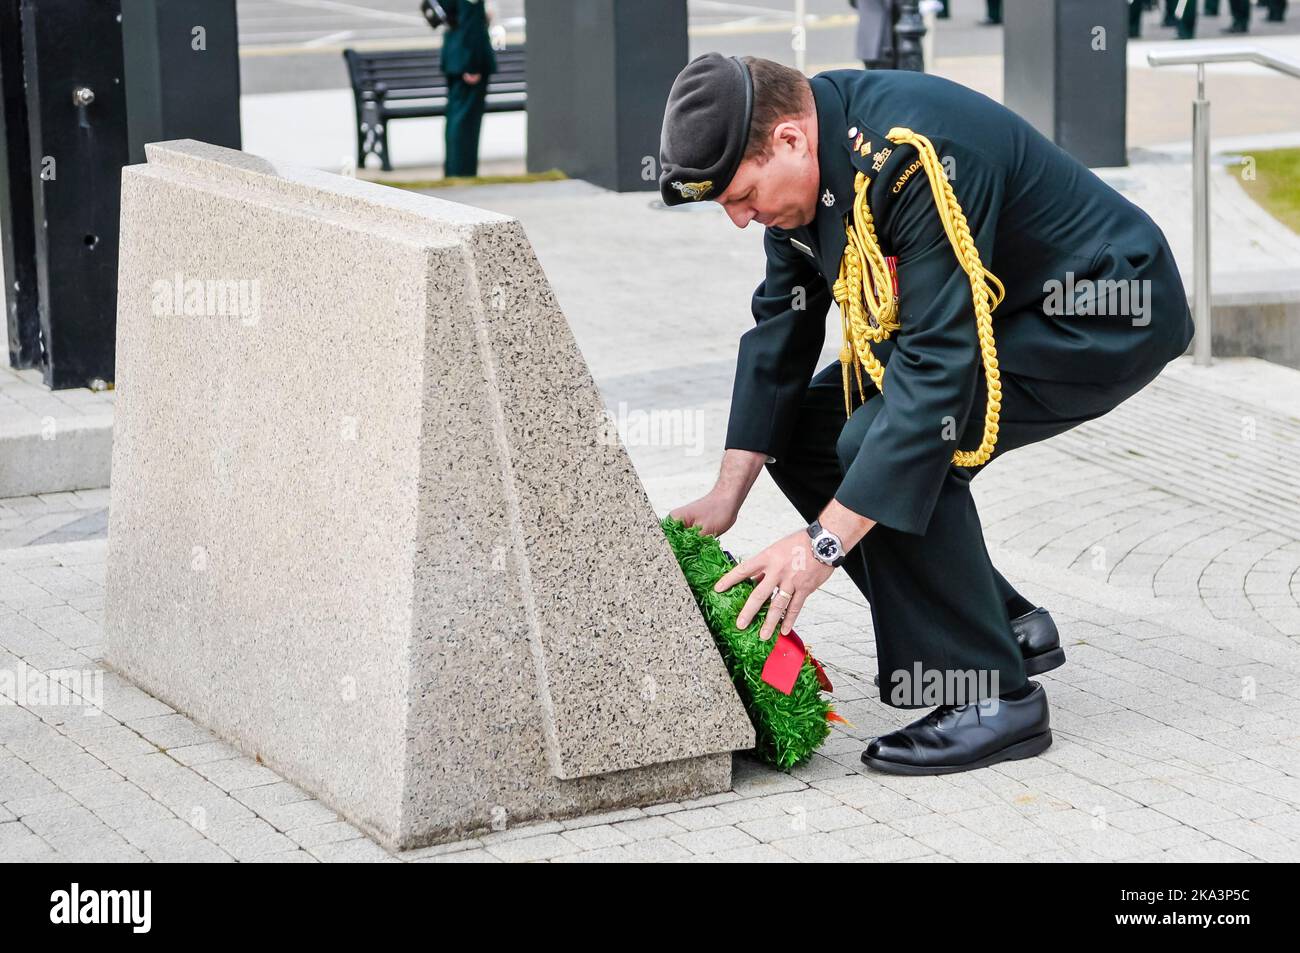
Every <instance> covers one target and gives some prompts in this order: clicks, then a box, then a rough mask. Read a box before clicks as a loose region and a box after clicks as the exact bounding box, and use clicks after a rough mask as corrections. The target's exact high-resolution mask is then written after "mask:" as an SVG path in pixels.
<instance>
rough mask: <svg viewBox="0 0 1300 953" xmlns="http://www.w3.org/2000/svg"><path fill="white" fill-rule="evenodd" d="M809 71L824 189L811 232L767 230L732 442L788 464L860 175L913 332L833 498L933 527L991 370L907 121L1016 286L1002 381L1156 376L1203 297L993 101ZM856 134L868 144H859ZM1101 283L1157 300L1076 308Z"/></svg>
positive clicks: (1132, 211)
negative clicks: (898, 140)
mask: <svg viewBox="0 0 1300 953" xmlns="http://www.w3.org/2000/svg"><path fill="white" fill-rule="evenodd" d="M811 83H812V89H813V95H814V98H815V100H816V109H817V122H818V135H819V144H818V159H819V162H820V165H821V175H822V177H821V185H820V186H819V191H820V193H821V201H820V202H819V204H818V206H817V215H816V218H815V219H814V221H813V222H812V223H811V224H809V225H807V226H804V227H800V228H794V229H781V228H777V227H769V228H768V229H767V230H766V233H765V235H764V240H763V244H764V248H765V250H766V254H767V273H766V277H765V278H764V280H763V282H762V283H761V284H760V285H759V286H758V288H757V290H756V291H755V292H754V298H753V313H754V319H755V321H756V326H755V327H754V328H753V329H752V330H750V331H748V332H747V333H745V334H744V335H743V336H742V337H741V342H740V352H739V356H738V358H737V366H736V379H735V385H734V389H733V394H732V404H731V415H730V420H729V424H728V429H727V438H726V446H727V448H729V449H730V448H739V449H744V450H753V451H757V452H760V453H765V454H768V455H769V456H771V457H775V458H777V459H780V458H781V457H782V455H783V454H784V453H785V451H786V447H787V445H788V442H789V439H790V437H791V435H792V428H793V427H794V426H795V422H796V419H797V415H798V413H799V407H800V403H801V400H802V397H803V394H804V391H805V389H806V388H807V386H808V382H809V380H810V378H811V376H812V374H813V372H814V371H815V370H816V363H817V360H818V357H819V354H820V352H821V348H822V345H823V342H824V339H825V324H826V322H825V318H826V314H827V311H828V309H829V307H830V304H831V302H832V295H831V286H832V285H833V284H834V282H835V279H836V278H837V277H838V274H839V266H840V257H841V255H842V253H843V251H844V245H845V230H844V225H845V216H847V215H851V212H852V203H853V196H854V190H853V185H854V176H855V173H856V172H857V171H859V170H860V171H862V172H864V173H865V174H866V175H867V176H869V177H870V179H871V182H870V185H869V190H870V191H869V193H868V194H869V204H870V206H871V210H872V213H873V216H874V218H875V227H876V234H877V237H878V239H879V241H880V245H881V248H882V250H883V252H884V253H885V254H886V255H889V256H896V257H897V259H898V261H897V273H898V275H897V276H898V284H899V322H900V329H899V330H898V331H896V332H895V333H894V335H893V338H892V339H891V340H890V341H888V342H885V343H884V344H882V345H879V346H876V347H875V348H874V350H875V352H876V354H877V356H878V357H879V358H880V359H881V360H882V361H883V362H884V363H885V365H886V369H885V376H884V393H883V398H884V407H883V409H882V410H881V411H880V412H879V413H878V414H876V416H875V419H874V420H873V421H872V424H871V427H870V429H869V430H868V432H867V434H866V438H865V440H864V441H863V444H862V449H861V452H860V453H859V454H858V457H857V459H856V460H855V462H854V463H853V465H852V466H851V467H850V469H849V470H848V472H847V474H846V475H845V477H844V480H843V482H842V483H841V484H840V487H839V489H838V490H837V491H836V493H835V498H836V499H837V500H838V501H839V502H841V503H842V504H844V505H845V506H847V507H848V508H849V509H851V510H853V511H854V512H857V513H860V514H862V515H864V516H867V517H870V518H871V519H874V520H876V521H877V522H880V523H883V524H885V525H886V526H891V527H893V528H895V529H898V530H901V531H904V532H910V533H923V532H924V531H925V528H926V525H927V523H928V522H929V518H930V513H931V512H932V510H933V508H934V504H935V501H936V499H937V498H938V494H939V489H940V487H941V485H942V483H943V480H944V477H945V475H946V472H947V469H948V467H949V466H950V465H951V457H952V453H953V451H954V449H956V448H957V446H960V447H961V448H962V449H973V448H974V447H975V446H977V445H978V442H979V433H980V432H981V428H982V425H983V404H982V401H983V398H982V397H981V398H980V401H981V403H980V405H979V406H978V407H976V406H975V400H976V396H977V394H982V393H983V389H982V386H981V385H982V381H983V370H982V367H981V363H980V351H979V342H978V337H977V334H976V328H975V314H974V307H973V305H972V302H971V291H970V282H969V279H968V278H967V276H966V273H965V272H964V271H963V270H962V269H961V267H960V265H959V264H958V262H957V259H956V256H955V255H954V253H953V250H952V247H951V245H950V244H949V241H948V238H947V236H946V235H945V233H944V230H943V226H942V223H941V222H940V219H939V216H938V213H937V211H936V208H935V204H934V199H933V196H932V194H931V191H930V185H929V181H928V179H927V177H926V174H925V171H924V169H921V168H919V167H918V166H917V151H916V149H915V148H913V147H912V146H895V145H893V144H892V143H891V142H890V141H889V140H888V139H887V138H886V134H887V133H888V132H889V131H890V129H892V128H893V127H895V126H902V127H906V128H909V129H911V130H912V131H914V132H917V133H920V134H921V135H924V136H926V137H927V138H928V139H930V141H931V142H932V143H933V144H934V147H935V150H936V152H937V153H938V154H939V156H940V158H941V159H942V160H943V162H944V166H945V170H946V171H947V173H948V175H949V178H950V180H951V182H952V186H953V190H954V191H955V193H956V196H957V199H958V201H959V202H960V204H961V207H962V210H963V212H964V213H965V216H966V219H967V221H968V223H969V225H970V230H971V235H972V237H973V238H974V240H975V243H976V245H977V246H978V248H979V252H980V257H981V260H982V262H983V264H984V267H985V268H986V269H988V270H989V271H991V272H992V273H993V274H995V275H996V276H997V277H998V278H1000V279H1001V280H1002V282H1003V284H1004V285H1005V287H1006V299H1005V300H1004V301H1003V302H1002V304H1001V305H1000V306H999V307H998V308H997V310H996V311H994V313H993V330H994V337H995V339H996V342H997V350H998V361H999V365H1000V368H1001V371H1002V374H1003V375H1004V376H1005V375H1007V374H1011V375H1019V376H1023V377H1026V378H1038V379H1045V380H1051V381H1062V382H1085V383H1097V384H1107V383H1117V382H1121V381H1124V380H1127V379H1131V378H1135V377H1136V376H1137V375H1141V374H1144V373H1147V372H1148V371H1154V370H1155V369H1157V368H1159V367H1162V366H1163V365H1164V364H1165V363H1167V362H1168V361H1170V360H1172V359H1173V358H1175V357H1177V356H1178V355H1180V354H1182V353H1183V351H1184V350H1185V349H1186V347H1187V344H1188V342H1189V341H1190V340H1191V335H1192V321H1191V315H1190V312H1189V310H1188V307H1187V298H1186V293H1185V291H1184V289H1183V285H1182V279H1181V278H1180V277H1179V274H1178V269H1177V267H1176V265H1175V263H1174V258H1173V254H1172V252H1171V251H1170V249H1169V245H1168V243H1167V242H1166V241H1165V238H1164V235H1163V234H1162V233H1161V231H1160V229H1159V228H1158V227H1157V226H1156V224H1155V223H1154V222H1153V221H1152V220H1151V219H1150V217H1149V216H1148V215H1147V214H1146V213H1145V212H1143V211H1142V210H1141V209H1139V208H1138V207H1137V206H1135V205H1133V204H1132V203H1131V202H1129V201H1128V200H1127V199H1125V198H1124V197H1123V196H1122V195H1120V194H1119V193H1118V192H1116V191H1115V190H1114V189H1112V188H1110V187H1109V186H1108V185H1106V184H1105V183H1104V182H1102V181H1101V179H1099V178H1097V176H1095V175H1094V174H1093V173H1092V172H1091V171H1089V170H1088V169H1087V168H1086V167H1084V166H1083V165H1082V164H1080V163H1079V162H1078V161H1076V160H1075V159H1073V158H1072V157H1070V156H1069V155H1067V154H1066V153H1065V152H1064V151H1062V150H1061V149H1059V148H1058V147H1057V146H1055V145H1054V144H1053V143H1051V142H1050V141H1049V140H1047V139H1046V138H1045V137H1044V136H1042V135H1041V134H1039V133H1038V132H1037V131H1036V130H1035V129H1034V128H1033V127H1032V126H1030V125H1029V124H1028V123H1027V122H1026V121H1025V120H1023V119H1021V118H1020V117H1019V116H1017V115H1016V114H1015V113H1013V112H1011V111H1010V110H1008V109H1006V108H1005V107H1003V106H1001V105H1000V104H998V103H996V102H994V101H993V100H991V99H989V98H987V97H985V96H983V95H981V94H979V93H976V92H974V91H972V90H969V89H967V88H965V87H963V86H960V85H958V84H956V83H951V82H949V81H947V80H944V79H941V78H939V77H936V76H929V75H926V74H922V73H913V72H906V71H894V70H882V71H874V70H873V71H865V72H864V71H860V70H832V71H829V72H826V73H821V74H819V75H818V76H815V77H813V79H812V80H811ZM859 135H861V136H862V137H863V143H864V144H869V145H870V147H871V148H870V149H869V150H868V153H867V155H865V156H863V155H861V154H859V152H858V151H857V150H855V149H854V145H855V143H856V142H857V141H858V136H859ZM1084 279H1087V280H1084ZM1081 280H1083V285H1082V286H1080V285H1078V284H1077V282H1079V281H1081ZM1103 280H1107V281H1111V282H1114V283H1115V284H1112V285H1110V286H1101V287H1108V288H1109V289H1111V293H1112V294H1114V295H1115V297H1114V298H1112V299H1110V303H1111V304H1112V306H1113V305H1115V304H1122V303H1123V302H1122V301H1121V297H1120V285H1119V284H1118V283H1121V282H1122V283H1123V287H1125V288H1129V289H1130V290H1131V291H1136V292H1139V293H1141V292H1145V293H1143V294H1142V295H1141V298H1140V299H1139V298H1137V297H1133V298H1131V299H1130V300H1129V301H1128V303H1127V310H1126V311H1125V313H1120V314H1115V313H1110V314H1084V313H1079V312H1081V311H1086V310H1088V306H1087V304H1086V302H1084V301H1082V299H1081V298H1080V297H1079V294H1078V293H1075V292H1077V290H1078V289H1079V288H1081V287H1082V288H1087V287H1096V286H1097V285H1095V284H1094V283H1099V282H1101V281H1103ZM1144 282H1149V284H1143V283H1144ZM1058 286H1059V288H1060V289H1061V293H1057V289H1058ZM800 303H802V304H803V305H804V306H803V308H802V309H800V308H799V307H798V305H799V304H800ZM1139 304H1140V305H1142V306H1144V308H1145V310H1143V311H1139V307H1138V305H1139ZM1092 310H1094V311H1096V310H1099V309H1098V308H1097V307H1096V306H1095V304H1094V306H1093V307H1092ZM1111 310H1112V312H1113V311H1114V310H1115V309H1114V307H1112V308H1111ZM863 378H864V382H866V384H867V386H868V387H870V382H869V381H867V379H866V375H865V374H864V375H863ZM873 400H874V398H873ZM854 406H855V407H856V406H857V393H856V385H855V392H854ZM972 408H974V414H973V416H972ZM949 420H953V421H956V423H957V426H956V433H958V434H960V435H961V438H960V439H959V440H957V441H954V440H953V439H952V432H953V428H952V427H951V426H948V427H945V426H944V424H945V422H946V421H949ZM968 424H969V428H968Z"/></svg>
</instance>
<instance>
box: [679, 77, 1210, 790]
mask: <svg viewBox="0 0 1300 953" xmlns="http://www.w3.org/2000/svg"><path fill="white" fill-rule="evenodd" d="M660 159H661V164H662V165H661V169H662V171H661V176H660V180H659V186H660V194H661V195H662V197H663V199H664V201H665V203H667V204H669V205H678V204H682V203H685V202H693V201H701V200H713V201H716V202H718V203H719V204H721V205H722V207H723V208H724V209H725V211H726V212H727V214H728V215H729V216H730V217H731V219H732V221H733V222H734V223H735V224H736V225H738V226H740V227H742V228H743V227H745V226H746V225H748V224H749V222H751V221H757V222H758V223H759V224H760V225H764V226H766V231H765V232H764V239H763V245H764V249H765V251H766V258H767V266H766V276H765V277H764V279H763V281H762V283H761V284H760V285H759V286H758V288H757V290H756V291H755V293H754V296H753V301H752V310H753V314H754V318H755V322H756V326H755V327H754V328H753V329H752V330H750V331H749V332H747V333H746V334H745V335H743V336H742V338H741V341H740V352H739V356H738V359H737V365H736V377H735V384H734V389H733V393H732V404H731V413H730V418H729V421H728V428H727V436H726V444H725V446H726V452H725V454H724V457H723V462H722V467H721V471H720V474H719V477H718V482H717V484H716V486H715V487H714V489H713V490H712V491H710V492H709V493H708V494H707V495H706V496H704V497H702V498H701V499H699V500H695V501H694V502H692V503H689V504H686V505H684V506H681V507H678V508H677V509H675V510H674V511H673V512H672V515H674V516H677V517H678V518H680V519H683V520H684V521H685V522H687V523H688V524H689V525H695V526H699V527H700V528H701V529H702V530H703V531H705V532H708V533H712V534H714V535H717V534H720V533H722V532H724V531H725V530H727V529H728V528H730V527H731V526H732V525H733V524H734V522H735V519H736V517H737V515H738V513H739V510H740V506H741V503H742V502H743V501H744V499H745V497H746V495H747V494H748V492H749V489H750V487H751V486H752V485H753V482H754V480H755V479H756V478H757V475H758V473H759V471H760V470H762V469H763V468H764V466H766V467H767V470H768V472H769V473H770V474H771V476H772V478H773V480H774V481H775V482H776V484H777V485H778V486H779V487H780V489H781V490H782V491H783V492H784V493H785V495H786V496H787V498H788V499H789V500H790V501H791V503H792V504H793V505H794V507H795V508H796V509H797V510H798V511H799V513H800V514H801V515H802V517H803V519H804V520H805V521H807V522H808V524H809V525H808V526H806V527H805V526H800V527H799V528H798V529H796V530H794V531H793V532H792V533H790V534H789V535H788V536H787V537H785V538H784V539H782V540H779V541H778V542H776V543H774V544H772V545H771V546H769V547H768V548H767V549H765V550H763V551H762V552H760V553H758V554H757V555H755V556H753V557H751V558H749V559H746V560H745V561H743V562H742V563H741V564H740V565H739V566H737V567H736V568H735V569H734V570H733V571H732V572H730V573H728V574H727V575H726V576H724V577H723V578H722V579H721V580H720V581H719V584H718V587H719V589H720V590H721V589H726V588H729V587H730V586H732V585H734V584H735V583H736V582H738V581H740V580H741V579H744V578H755V579H757V580H758V582H757V585H756V586H755V589H754V592H753V595H752V596H751V598H750V599H749V601H748V602H747V603H746V605H745V607H744V609H743V610H742V611H741V614H740V617H739V618H738V619H737V625H738V626H740V627H744V626H745V625H747V624H748V623H749V621H750V620H751V619H752V618H753V617H754V616H755V615H756V614H757V612H758V611H759V610H760V609H761V608H762V605H763V603H765V602H768V601H769V600H770V601H771V607H770V610H769V613H768V616H767V621H766V622H765V624H764V627H763V634H764V636H765V637H766V636H770V635H771V633H772V632H773V631H774V630H775V628H776V627H777V626H778V625H779V626H780V628H781V631H783V632H788V631H789V630H790V628H791V627H792V626H793V625H794V623H795V622H796V620H797V617H798V614H799V611H800V608H801V607H802V605H803V604H804V601H805V600H806V599H807V598H808V597H809V595H810V594H811V593H812V592H813V591H815V590H816V589H817V588H819V587H820V586H821V585H822V584H823V583H824V582H825V581H826V579H827V578H829V576H830V575H831V573H833V571H834V567H836V566H840V565H842V566H843V567H844V569H845V571H846V572H848V574H849V575H850V577H851V578H852V579H853V581H854V583H855V584H856V585H857V586H858V588H859V589H860V590H861V591H862V593H863V594H864V595H865V596H866V598H867V600H868V601H869V602H870V604H871V611H872V617H873V621H874V628H875V638H876V649H877V666H878V683H879V685H880V686H881V698H882V700H883V701H885V702H886V703H887V704H889V705H893V706H895V707H899V708H910V707H930V706H937V707H936V708H935V710H934V711H933V712H931V713H930V714H928V715H926V716H925V717H923V718H921V719H919V720H918V721H916V722H913V723H912V724H910V725H908V726H907V727H905V728H903V729H901V730H899V731H896V732H893V733H890V734H888V735H884V736H882V737H880V738H875V739H873V740H872V741H871V742H870V744H869V745H868V747H867V750H866V752H864V754H863V760H864V761H866V763H867V764H868V765H870V766H872V767H874V768H877V769H879V770H884V771H893V772H898V773H908V774H931V773H947V772H951V771H961V770H966V769H968V768H973V767H979V766H982V765H986V764H991V763H994V762H997V761H1001V760H1006V759H1009V758H1022V757H1029V756H1031V755H1033V754H1036V753H1038V752H1039V751H1042V750H1043V749H1044V748H1046V747H1047V745H1049V744H1050V743H1051V732H1050V727H1049V719H1048V710H1047V700H1046V695H1045V692H1044V690H1043V688H1042V686H1041V685H1040V684H1039V683H1037V682H1032V681H1029V680H1028V679H1027V675H1028V674H1031V673H1033V672H1042V671H1046V670H1048V669H1051V668H1054V667H1056V666H1057V665H1060V664H1061V662H1062V661H1063V660H1064V656H1063V653H1062V651H1061V648H1060V645H1059V639H1058V636H1057V633H1056V628H1055V626H1054V625H1053V624H1052V621H1051V617H1050V615H1048V613H1047V612H1046V610H1044V609H1042V608H1036V607H1035V606H1034V605H1033V604H1032V603H1030V602H1028V601H1027V600H1026V599H1024V598H1023V597H1022V596H1021V595H1020V594H1019V593H1018V592H1016V590H1015V589H1014V588H1013V587H1012V586H1011V584H1010V583H1009V582H1008V581H1007V580H1006V579H1005V578H1003V577H1002V576H1001V575H1000V574H999V573H998V572H997V570H995V569H994V568H993V566H992V564H991V562H990V560H989V555H988V551H987V550H986V548H985V545H984V539H983V533H982V530H981V527H980V522H979V517H978V514H977V513H976V511H975V505H974V502H973V500H972V497H971V492H970V481H971V478H972V477H973V476H975V475H976V473H978V472H979V471H980V470H981V469H982V468H983V466H984V465H985V464H986V463H987V462H988V461H989V460H990V459H995V458H996V457H998V456H1001V455H1002V454H1003V453H1005V452H1006V451H1008V450H1012V449H1014V448H1016V447H1019V446H1023V445H1025V444H1027V443H1032V442H1035V441H1038V440H1043V439H1045V438H1047V437H1050V436H1052V435H1054V434H1057V433H1060V432H1062V431H1065V430H1068V429H1070V428H1071V427H1074V426H1076V425H1078V424H1080V423H1082V422H1084V421H1086V420H1089V419H1092V418H1094V417H1097V416H1100V415H1101V414H1103V413H1106V412H1107V411H1108V410H1110V409H1111V408H1113V407H1114V406H1115V405H1116V404H1118V403H1120V402H1121V401H1123V400H1124V399H1126V398H1127V397H1129V396H1131V395H1132V394H1133V393H1135V392H1136V391H1138V390H1139V389H1141V388H1142V387H1143V386H1145V385H1146V384H1147V383H1149V382H1150V381H1151V380H1152V379H1154V377H1155V376H1156V375H1157V374H1158V373H1159V372H1160V370H1161V368H1163V367H1164V365H1165V364H1166V363H1167V362H1168V361H1170V360H1172V359H1173V358H1174V357H1176V356H1178V355H1179V354H1181V353H1183V351H1184V350H1185V349H1186V347H1187V344H1188V342H1189V341H1190V340H1191V336H1192V322H1191V315H1190V313H1189V311H1188V307H1187V300H1186V296H1185V292H1184V290H1183V285H1182V280H1181V278H1180V277H1179V274H1178V269H1177V267H1176V266H1175V264H1174V259H1173V255H1172V253H1171V252H1170V250H1169V246H1168V244H1167V243H1166V241H1165V239H1164V236H1163V235H1162V234H1161V232H1160V230H1159V228H1157V227H1156V225H1155V224H1154V223H1153V222H1152V221H1151V219H1150V218H1149V217H1148V216H1147V215H1146V214H1145V213H1144V212H1142V211H1141V210H1140V209H1138V208H1137V207H1136V206H1134V205H1132V204H1131V203H1129V202H1128V201H1127V200H1126V199H1125V198H1124V197H1123V196H1121V195H1120V194H1119V193H1117V192H1115V191H1114V190H1113V189H1111V188H1110V187H1109V186H1107V185H1106V184H1105V183H1103V182H1102V181H1101V180H1100V179H1099V178H1097V177H1096V176H1095V175H1093V174H1092V172H1090V171H1089V170H1088V169H1086V168H1085V167H1084V166H1083V165H1081V164H1080V163H1079V162H1077V161H1076V160H1074V159H1073V158H1071V157H1070V156H1069V155H1067V154H1066V153H1065V152H1063V151H1062V150H1060V149H1059V148H1057V147H1056V146H1055V145H1053V144H1052V143H1051V142H1049V141H1048V140H1047V139H1045V138H1044V137H1043V136H1042V135H1040V134H1039V133H1038V132H1037V131H1035V130H1034V129H1033V128H1032V127H1031V126H1030V125H1029V124H1028V123H1026V122H1025V121H1024V120H1023V119H1021V118H1020V117H1018V116H1016V115H1015V114H1014V113H1012V112H1010V111H1009V110H1007V109H1005V108H1004V107H1002V106H1001V105H999V104H997V103H995V102H993V101H992V100H990V99H988V98H986V97H984V96H982V95H980V94H978V93H975V92H973V91H971V90H968V89H966V88H964V87H962V86H959V85H957V84H955V83H951V82H948V81H947V80H944V79H941V78H938V77H935V76H930V75H926V74H923V73H914V72H902V71H881V72H863V71H857V70H833V71H829V72H826V73H822V74H819V75H818V76H815V77H813V78H812V79H811V80H808V79H806V78H805V77H804V76H803V75H802V74H800V73H798V72H796V71H794V70H790V69H788V68H786V67H784V66H781V65H779V64H776V63H772V62H770V61H767V60H761V59H755V58H752V57H744V58H739V57H726V56H722V55H720V54H716V53H709V54H705V55H703V56H700V57H697V58H696V59H695V60H693V61H691V63H690V64H688V65H687V66H686V68H685V69H684V70H683V71H682V72H681V73H680V74H679V76H678V77H677V80H676V81H675V83H674V85H673V88H672V91H671V93H670V95H669V100H668V104H667V107H666V110H665V114H664V125H663V132H662V136H661V142H660ZM1067 289H1068V290H1067ZM1121 295H1122V297H1123V301H1120V300H1119V298H1120V296H1121ZM832 300H834V301H835V302H836V304H837V305H838V306H839V309H840V312H841V325H842V328H843V335H844V343H843V346H842V348H841V351H840V360H839V361H838V362H835V363H832V364H830V365H829V366H827V367H825V368H823V369H822V370H821V371H820V372H816V373H814V372H815V371H816V362H817V360H818V357H819V355H820V352H821V348H822V345H823V343H824V337H825V317H826V314H827V312H828V310H829V307H830V304H831V301H832ZM994 309H996V321H993V319H992V312H993V311H994ZM877 381H878V383H877Z"/></svg>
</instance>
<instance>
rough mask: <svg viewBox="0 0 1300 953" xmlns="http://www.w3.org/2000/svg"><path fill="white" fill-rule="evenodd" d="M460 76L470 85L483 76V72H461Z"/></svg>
mask: <svg viewBox="0 0 1300 953" xmlns="http://www.w3.org/2000/svg"><path fill="white" fill-rule="evenodd" d="M460 78H461V79H463V80H464V81H465V82H467V83H469V84H470V85H471V86H473V85H475V84H476V83H478V81H479V80H481V79H482V78H483V74H482V73H461V74H460Z"/></svg>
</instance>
